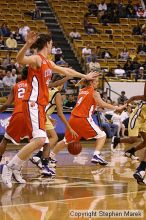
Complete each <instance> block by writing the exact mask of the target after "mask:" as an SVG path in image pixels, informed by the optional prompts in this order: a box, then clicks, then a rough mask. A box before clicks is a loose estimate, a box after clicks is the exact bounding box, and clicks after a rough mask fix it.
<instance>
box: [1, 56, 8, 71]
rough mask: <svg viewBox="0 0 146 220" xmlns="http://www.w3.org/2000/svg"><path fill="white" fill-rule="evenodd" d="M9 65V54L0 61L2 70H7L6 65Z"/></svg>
mask: <svg viewBox="0 0 146 220" xmlns="http://www.w3.org/2000/svg"><path fill="white" fill-rule="evenodd" d="M9 63H10V57H9V54H7V55H6V57H5V58H4V59H3V61H2V67H3V68H4V69H6V68H7V65H8V64H9Z"/></svg>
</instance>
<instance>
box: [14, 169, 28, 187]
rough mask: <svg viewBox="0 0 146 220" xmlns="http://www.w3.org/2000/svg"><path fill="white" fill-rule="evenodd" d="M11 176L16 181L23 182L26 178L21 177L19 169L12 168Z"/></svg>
mask: <svg viewBox="0 0 146 220" xmlns="http://www.w3.org/2000/svg"><path fill="white" fill-rule="evenodd" d="M13 177H14V179H15V180H16V181H17V182H18V183H22V184H25V183H26V180H24V179H23V178H22V175H21V170H13Z"/></svg>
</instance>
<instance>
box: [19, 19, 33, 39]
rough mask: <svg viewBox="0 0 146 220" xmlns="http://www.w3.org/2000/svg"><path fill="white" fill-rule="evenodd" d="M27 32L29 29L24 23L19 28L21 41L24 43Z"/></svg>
mask: <svg viewBox="0 0 146 220" xmlns="http://www.w3.org/2000/svg"><path fill="white" fill-rule="evenodd" d="M29 31H30V28H29V27H28V26H27V24H25V23H24V25H23V26H22V27H20V28H19V34H20V35H21V36H22V39H23V41H25V38H26V36H27V34H28V32H29Z"/></svg>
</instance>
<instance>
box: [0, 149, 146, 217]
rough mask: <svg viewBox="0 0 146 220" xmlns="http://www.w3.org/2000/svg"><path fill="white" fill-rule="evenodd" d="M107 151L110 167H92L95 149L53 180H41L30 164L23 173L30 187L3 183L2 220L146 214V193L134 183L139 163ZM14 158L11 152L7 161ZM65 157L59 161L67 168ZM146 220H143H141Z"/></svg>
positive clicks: (60, 169)
mask: <svg viewBox="0 0 146 220" xmlns="http://www.w3.org/2000/svg"><path fill="white" fill-rule="evenodd" d="M108 148H109V145H107V148H105V151H104V153H103V154H105V158H106V159H107V160H108V161H109V164H108V166H106V167H102V166H100V165H91V164H90V163H89V160H90V158H91V156H92V152H93V148H90V149H89V148H86V149H85V150H84V152H82V154H81V155H80V156H78V157H76V158H73V159H72V158H71V160H70V161H68V162H67V161H66V163H68V164H69V165H64V166H63V165H62V164H61V162H60V163H59V167H58V168H57V175H56V178H55V179H52V178H42V177H41V176H40V173H39V170H38V169H37V168H36V167H34V165H32V164H31V163H30V162H27V163H26V165H25V168H24V170H23V174H24V177H25V179H26V180H27V183H26V184H17V183H15V182H14V183H13V188H12V189H9V190H8V189H6V188H5V187H4V185H3V184H2V183H0V220H68V219H73V220H76V219H83V220H84V219H85V220H87V219H91V218H90V217H89V216H88V217H87V218H85V217H82V218H75V216H74V215H75V213H74V212H71V210H87V211H89V210H90V211H95V210H143V211H144V212H146V205H145V204H146V191H145V189H146V187H145V186H139V185H137V183H136V181H135V180H134V179H133V172H134V171H135V168H136V167H137V166H138V164H139V162H138V161H131V160H130V159H128V158H126V157H124V156H123V153H122V151H121V150H118V151H117V152H116V153H114V154H111V153H110V151H109V149H108ZM13 154H14V152H13V151H9V152H7V154H6V157H7V159H8V158H10V157H12V155H13ZM67 155H68V154H67V153H66V152H63V153H62V154H60V157H59V160H60V159H61V158H62V159H61V160H63V162H64V163H65V161H64V160H65V159H64V158H67V157H69V156H67ZM66 160H68V159H66ZM69 214H71V216H69ZM145 217H146V215H145V214H144V217H142V218H141V217H137V219H145ZM93 219H102V218H101V217H98V218H93ZM103 219H109V218H108V217H105V218H103ZM111 219H119V220H120V219H123V218H116V217H115V218H111ZM125 219H134V218H129V217H126V218H125Z"/></svg>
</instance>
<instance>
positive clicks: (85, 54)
mask: <svg viewBox="0 0 146 220" xmlns="http://www.w3.org/2000/svg"><path fill="white" fill-rule="evenodd" d="M91 55H92V51H91V48H90V44H87V46H86V47H84V48H83V49H82V58H83V60H84V61H86V62H87V63H89V62H90V61H91Z"/></svg>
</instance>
